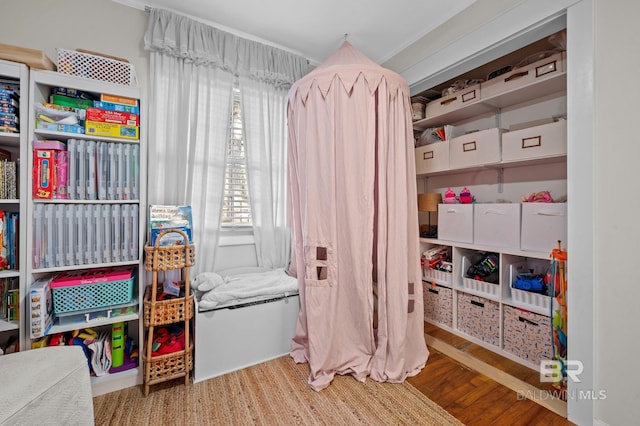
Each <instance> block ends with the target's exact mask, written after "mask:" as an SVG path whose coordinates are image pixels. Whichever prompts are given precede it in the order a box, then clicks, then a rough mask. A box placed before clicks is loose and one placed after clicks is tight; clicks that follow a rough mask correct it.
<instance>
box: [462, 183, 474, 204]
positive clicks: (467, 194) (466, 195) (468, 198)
mask: <svg viewBox="0 0 640 426" xmlns="http://www.w3.org/2000/svg"><path fill="white" fill-rule="evenodd" d="M458 200H459V201H460V204H471V203H473V202H474V201H475V199H474V197H473V195H471V191H469V189H468V188H467V187H466V186H465V187H464V188H463V189H462V191H460V196H459V197H458Z"/></svg>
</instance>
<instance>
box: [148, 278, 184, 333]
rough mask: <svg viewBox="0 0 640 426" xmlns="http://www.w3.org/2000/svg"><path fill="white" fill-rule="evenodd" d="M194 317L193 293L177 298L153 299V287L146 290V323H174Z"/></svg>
mask: <svg viewBox="0 0 640 426" xmlns="http://www.w3.org/2000/svg"><path fill="white" fill-rule="evenodd" d="M191 318H193V294H191V295H189V297H180V298H177V299H167V300H155V301H154V300H151V287H150V286H149V287H147V289H146V291H145V292H144V325H145V327H149V326H150V325H154V326H156V325H164V324H173V323H176V322H180V321H185V320H190V319H191Z"/></svg>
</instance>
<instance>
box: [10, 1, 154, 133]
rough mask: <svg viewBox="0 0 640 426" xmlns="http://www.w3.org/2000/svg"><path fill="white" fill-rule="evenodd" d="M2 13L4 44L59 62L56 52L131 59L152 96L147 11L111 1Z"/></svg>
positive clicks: (26, 5) (21, 7)
mask: <svg viewBox="0 0 640 426" xmlns="http://www.w3.org/2000/svg"><path fill="white" fill-rule="evenodd" d="M1 10H2V25H0V43H5V44H11V45H15V46H21V47H26V48H30V49H38V50H42V51H43V52H44V53H45V54H46V55H47V56H48V57H49V58H50V59H51V60H52V61H53V62H54V63H56V59H57V53H56V48H63V49H71V50H73V49H87V50H92V51H96V52H100V53H104V54H107V55H112V56H117V57H119V58H123V59H126V60H128V61H129V62H131V63H132V64H133V65H134V67H135V69H136V76H137V78H138V82H139V85H140V86H141V87H142V89H143V94H146V93H147V81H148V77H147V76H148V73H149V71H148V70H149V60H148V57H149V55H148V54H147V52H145V51H144V41H143V36H144V32H145V29H146V26H147V14H146V13H145V12H143V11H141V10H136V9H132V8H130V7H126V6H123V5H121V4H118V3H114V2H112V1H107V0H57V1H48V0H21V1H3V2H2V8H1ZM149 144H150V145H152V144H153V141H149Z"/></svg>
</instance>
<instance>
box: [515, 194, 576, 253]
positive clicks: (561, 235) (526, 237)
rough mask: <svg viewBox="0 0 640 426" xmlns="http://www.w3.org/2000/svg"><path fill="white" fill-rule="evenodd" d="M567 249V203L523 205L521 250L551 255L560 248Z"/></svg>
mask: <svg viewBox="0 0 640 426" xmlns="http://www.w3.org/2000/svg"><path fill="white" fill-rule="evenodd" d="M558 240H560V241H561V242H562V248H563V249H565V250H566V249H567V203H522V232H521V239H520V248H521V249H522V250H527V251H536V252H543V253H551V250H553V249H554V248H556V247H558Z"/></svg>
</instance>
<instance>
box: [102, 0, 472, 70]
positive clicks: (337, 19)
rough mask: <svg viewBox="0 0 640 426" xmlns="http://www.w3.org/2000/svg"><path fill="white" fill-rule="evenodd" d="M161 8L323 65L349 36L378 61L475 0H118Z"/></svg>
mask: <svg viewBox="0 0 640 426" xmlns="http://www.w3.org/2000/svg"><path fill="white" fill-rule="evenodd" d="M114 1H117V2H119V3H123V4H126V5H129V6H132V7H137V8H144V7H145V6H149V7H152V8H162V9H168V10H172V11H174V12H177V13H180V14H183V15H188V16H191V17H193V18H194V19H197V20H199V21H202V22H205V23H208V24H210V25H212V26H214V27H217V28H219V29H221V30H224V31H228V32H231V33H234V34H236V35H239V36H242V37H245V38H249V39H252V40H256V41H260V42H263V43H266V44H270V45H273V46H276V47H280V48H284V49H286V50H289V51H292V52H294V53H297V54H300V55H302V56H304V57H306V58H307V59H308V60H309V61H310V62H311V63H312V64H315V65H317V64H320V63H322V62H323V61H324V60H325V59H327V58H328V57H329V56H330V55H331V54H332V53H333V52H335V51H336V50H337V49H338V48H339V47H340V45H341V44H342V42H343V40H344V39H345V34H346V38H347V40H348V41H349V43H351V44H352V45H353V46H354V47H355V48H357V49H358V50H360V51H361V52H362V53H364V54H365V55H367V56H368V57H369V58H370V59H371V60H373V61H374V62H377V63H379V64H381V63H384V62H385V61H387V60H388V59H390V58H391V57H393V56H394V55H395V54H397V53H398V52H400V51H402V50H403V49H404V48H406V47H408V46H409V45H411V44H412V43H413V42H415V41H417V40H418V39H419V38H421V37H422V36H424V35H425V34H427V33H428V32H429V31H431V30H433V29H434V28H436V27H437V26H439V25H440V24H442V23H444V22H445V21H447V20H448V19H449V18H451V17H452V16H454V15H456V14H457V13H459V12H461V11H462V10H464V9H465V8H466V7H468V6H469V5H471V4H472V3H474V2H475V1H476V0H447V1H442V0H400V1H392V0H313V1H311V0H271V1H264V0H244V1H243V0H236V1H230V2H222V1H211V0H179V1H175V0H114Z"/></svg>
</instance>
